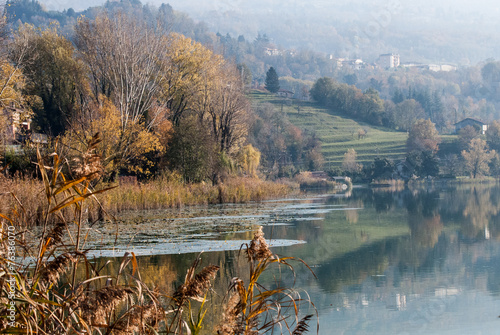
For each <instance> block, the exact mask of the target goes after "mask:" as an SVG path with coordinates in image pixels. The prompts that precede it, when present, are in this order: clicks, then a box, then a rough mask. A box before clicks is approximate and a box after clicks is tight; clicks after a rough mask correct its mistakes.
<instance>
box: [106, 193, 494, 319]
mask: <svg viewBox="0 0 500 335" xmlns="http://www.w3.org/2000/svg"><path fill="white" fill-rule="evenodd" d="M243 212H244V213H246V212H248V207H245V205H242V213H243ZM266 214H268V215H267V216H263V217H262V218H261V219H258V221H256V225H263V226H264V232H265V234H266V237H267V238H271V237H272V238H273V239H289V240H302V241H306V242H307V243H305V244H297V245H292V246H287V247H280V248H275V249H274V251H275V252H276V253H278V254H280V255H283V256H294V257H298V258H301V259H303V260H304V261H305V262H306V263H307V264H308V265H309V266H311V267H312V268H313V270H314V272H315V273H316V275H317V280H315V279H314V278H313V276H312V275H311V274H310V272H309V271H308V270H307V269H306V268H305V267H304V266H297V267H296V268H295V277H293V275H292V273H291V272H288V271H276V272H273V273H270V274H268V275H266V276H264V277H263V280H264V282H263V284H264V285H266V286H268V287H270V288H272V287H275V286H276V285H280V284H284V285H292V284H293V283H294V282H295V285H296V287H297V288H298V289H304V290H306V291H308V292H309V293H310V294H311V298H312V300H313V301H315V303H316V306H318V308H319V309H320V312H321V311H323V310H330V309H331V308H341V309H342V308H365V307H366V306H367V305H370V304H372V303H374V302H380V301H381V300H382V301H387V303H386V305H387V308H395V309H397V310H399V309H403V308H405V306H406V304H410V303H411V301H412V299H416V298H414V297H416V296H420V295H425V294H431V295H433V296H434V295H435V296H438V295H443V294H445V295H448V294H455V293H456V292H463V291H464V290H468V289H470V290H474V291H481V292H487V293H488V294H490V295H498V294H500V265H499V264H500V242H499V241H500V188H499V187H498V186H488V185H476V186H467V187H453V188H444V189H412V190H410V189H405V190H403V191H394V190H389V191H387V190H384V189H354V190H353V191H352V193H350V194H349V195H347V196H346V197H342V196H338V195H336V196H323V197H317V198H313V199H305V200H297V201H295V202H283V203H277V204H276V207H273V208H271V209H270V210H269V211H268V212H266ZM191 224H194V225H195V224H196V222H194V223H191ZM233 235H234V236H233ZM244 235H245V236H244V237H243V236H242V235H241V234H234V233H228V234H227V235H226V236H225V238H226V239H231V238H234V239H242V238H243V239H245V238H248V239H250V238H251V233H250V232H248V233H245V234H244ZM238 254H239V253H238V251H221V252H206V253H205V254H204V255H203V256H202V258H203V264H205V265H208V264H215V265H219V266H220V268H221V269H220V274H219V276H218V277H217V279H216V281H215V284H214V289H213V291H212V295H211V303H212V307H211V308H213V309H214V311H216V312H217V311H220V308H221V306H222V304H223V301H224V294H225V292H226V290H227V287H228V285H229V281H230V279H231V278H233V277H235V276H239V277H245V275H246V274H247V273H248V269H247V267H246V262H245V261H244V260H243V259H242V257H243V255H240V256H238ZM195 257H196V255H195V254H180V255H152V256H142V257H138V260H139V265H140V267H141V275H142V277H143V278H144V279H145V281H146V282H148V283H150V284H152V285H155V286H156V287H158V288H159V289H162V290H165V291H167V292H172V291H173V290H174V288H175V287H177V285H179V284H180V283H181V282H182V281H183V279H184V276H185V271H186V269H187V268H188V267H189V266H190V265H191V262H192V261H193V259H194V258H195ZM106 260H107V259H101V260H100V262H104V261H106ZM443 290H444V291H443ZM443 292H444V293H443ZM454 292H455V293H454ZM325 293H326V294H325ZM412 297H413V298H412ZM346 306H347V307H346ZM353 306H354V307H353ZM356 306H357V307H356ZM391 306H392V307H391ZM210 322H212V321H210Z"/></svg>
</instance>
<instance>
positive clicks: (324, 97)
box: [310, 77, 336, 105]
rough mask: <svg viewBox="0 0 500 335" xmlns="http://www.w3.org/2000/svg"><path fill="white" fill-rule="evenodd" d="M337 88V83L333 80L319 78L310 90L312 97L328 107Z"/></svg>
mask: <svg viewBox="0 0 500 335" xmlns="http://www.w3.org/2000/svg"><path fill="white" fill-rule="evenodd" d="M335 87H336V83H335V81H334V80H333V79H332V78H328V77H323V78H319V79H318V80H316V82H315V83H314V85H313V87H312V88H311V90H310V93H311V97H312V98H313V99H314V100H316V101H317V102H319V103H320V104H322V105H327V104H328V103H329V100H330V95H331V94H332V92H333V90H334V89H335Z"/></svg>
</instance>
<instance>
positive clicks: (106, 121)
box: [64, 96, 164, 176]
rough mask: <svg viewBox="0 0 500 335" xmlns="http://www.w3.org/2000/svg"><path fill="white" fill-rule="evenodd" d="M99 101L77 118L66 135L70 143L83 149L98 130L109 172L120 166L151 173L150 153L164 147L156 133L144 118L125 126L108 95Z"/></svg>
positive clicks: (125, 168)
mask: <svg viewBox="0 0 500 335" xmlns="http://www.w3.org/2000/svg"><path fill="white" fill-rule="evenodd" d="M99 100H100V104H99V105H97V106H91V107H90V108H89V109H88V110H86V111H85V112H84V113H81V114H80V116H81V118H79V119H77V120H74V122H73V123H72V127H71V131H69V132H67V134H66V136H65V137H64V139H65V140H64V141H65V143H66V144H67V145H68V147H71V148H72V149H75V150H77V151H80V150H83V148H84V144H85V143H86V141H87V140H88V139H89V138H91V136H92V135H93V134H95V133H99V134H100V138H101V139H102V144H101V145H100V146H99V152H98V154H100V155H101V156H102V157H103V167H104V169H105V172H106V174H107V175H108V176H110V175H112V174H113V173H117V172H118V171H119V170H122V169H124V170H127V171H129V172H134V173H142V174H146V175H147V174H149V173H150V171H149V168H150V167H151V166H152V165H153V162H151V161H150V160H149V159H148V158H147V155H148V154H151V153H154V152H156V151H162V150H163V149H164V148H163V146H162V144H161V142H160V137H159V136H158V134H157V133H155V132H152V131H149V130H148V129H146V126H145V124H144V123H142V122H138V123H130V124H129V125H128V127H126V128H123V127H122V120H121V115H120V111H119V109H118V108H117V107H116V106H115V105H114V104H113V103H112V102H111V101H110V100H109V99H108V98H106V97H104V96H101V97H100V99H99Z"/></svg>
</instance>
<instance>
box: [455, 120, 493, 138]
mask: <svg viewBox="0 0 500 335" xmlns="http://www.w3.org/2000/svg"><path fill="white" fill-rule="evenodd" d="M467 126H472V127H474V128H477V129H478V130H479V132H480V133H481V134H483V135H484V134H486V131H487V130H488V124H487V123H485V122H483V121H481V120H478V119H474V118H471V117H468V118H466V119H463V120H462V121H460V122H457V123H455V133H458V131H459V130H460V129H462V128H465V127H467Z"/></svg>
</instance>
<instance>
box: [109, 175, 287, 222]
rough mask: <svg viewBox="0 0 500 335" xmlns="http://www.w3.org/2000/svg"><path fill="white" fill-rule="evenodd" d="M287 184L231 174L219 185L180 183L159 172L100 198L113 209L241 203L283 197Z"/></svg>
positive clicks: (176, 179)
mask: <svg viewBox="0 0 500 335" xmlns="http://www.w3.org/2000/svg"><path fill="white" fill-rule="evenodd" d="M291 192H293V189H292V188H291V187H290V186H289V185H285V184H282V183H276V182H268V181H262V180H260V179H257V178H245V177H232V178H229V179H227V180H226V181H225V182H224V183H221V184H219V185H212V184H207V183H198V184H184V183H182V182H181V181H179V180H178V178H175V177H174V178H172V177H171V176H162V177H159V178H156V179H155V180H152V181H150V182H146V183H124V184H122V185H120V187H119V188H116V189H114V190H111V191H109V192H107V193H106V194H105V195H104V196H103V197H102V200H103V202H104V203H105V204H106V208H108V210H110V211H111V212H113V213H119V212H120V211H124V210H144V209H163V208H170V207H181V206H184V205H199V204H217V203H242V202H249V201H261V200H265V199H271V198H278V197H284V196H286V195H288V194H290V193H291Z"/></svg>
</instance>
